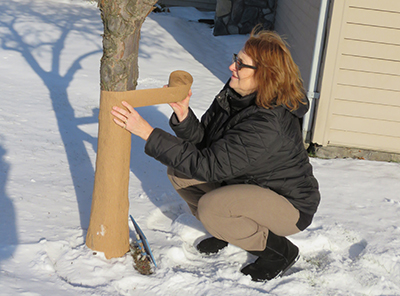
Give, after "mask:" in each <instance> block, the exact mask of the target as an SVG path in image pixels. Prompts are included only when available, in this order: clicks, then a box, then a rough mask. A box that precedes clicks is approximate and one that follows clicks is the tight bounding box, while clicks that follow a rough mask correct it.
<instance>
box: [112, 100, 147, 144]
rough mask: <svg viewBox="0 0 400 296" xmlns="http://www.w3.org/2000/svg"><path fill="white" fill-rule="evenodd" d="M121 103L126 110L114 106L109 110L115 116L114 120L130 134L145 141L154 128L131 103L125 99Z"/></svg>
mask: <svg viewBox="0 0 400 296" xmlns="http://www.w3.org/2000/svg"><path fill="white" fill-rule="evenodd" d="M122 105H123V106H124V107H125V108H126V110H125V109H122V108H119V107H117V106H114V107H113V109H112V111H111V114H112V115H114V116H115V118H114V122H115V123H116V124H118V125H119V126H120V127H122V128H124V129H126V130H127V131H129V132H131V133H132V134H134V135H136V136H139V137H141V138H142V139H143V140H145V141H147V139H148V138H149V136H150V134H151V133H152V132H153V130H154V129H153V128H152V127H151V126H150V124H149V123H148V122H147V121H146V120H144V119H143V117H142V116H140V114H139V113H138V112H137V111H136V110H135V109H133V107H132V106H131V105H129V104H128V103H127V102H125V101H123V102H122Z"/></svg>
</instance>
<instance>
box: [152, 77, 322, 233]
mask: <svg viewBox="0 0 400 296" xmlns="http://www.w3.org/2000/svg"><path fill="white" fill-rule="evenodd" d="M228 84H229V82H228V83H227V84H226V85H225V87H224V88H223V89H222V91H221V92H220V93H219V94H218V95H217V96H216V98H215V99H214V101H213V103H212V104H211V106H210V108H209V109H208V110H207V111H206V113H205V114H204V115H203V116H202V118H201V121H199V120H198V119H197V118H196V116H195V115H194V113H193V111H192V110H191V109H189V115H188V117H187V118H186V119H185V120H184V121H182V122H178V120H177V118H176V115H175V114H173V115H172V117H171V119H170V126H171V128H172V129H173V130H174V132H175V133H176V135H177V137H175V136H172V135H171V134H169V133H167V132H165V131H163V130H161V129H154V131H153V132H152V133H151V135H150V137H149V138H148V140H147V143H146V146H145V152H146V153H147V154H148V155H149V156H152V157H154V158H155V159H157V160H159V161H160V162H161V163H163V164H165V165H167V166H171V167H173V168H174V169H176V170H177V171H179V172H181V173H183V174H185V175H186V176H188V177H189V178H193V179H197V180H201V181H207V182H220V183H221V184H222V185H230V184H255V185H259V186H261V187H264V188H270V189H271V190H273V191H275V192H277V193H278V194H280V195H282V196H284V197H286V198H287V199H288V200H289V201H290V202H291V203H292V204H293V205H294V207H296V208H297V209H298V210H299V211H300V219H299V221H298V223H297V227H298V228H299V229H300V230H304V229H305V228H306V227H307V226H308V225H309V224H311V221H312V218H313V215H314V213H315V212H316V210H317V207H318V204H319V200H320V195H319V191H318V182H317V180H316V179H315V178H314V176H313V173H312V167H311V164H310V163H309V159H308V155H307V151H306V150H305V148H304V145H303V139H302V135H301V128H300V123H299V118H300V117H302V116H303V115H304V114H305V113H306V112H307V110H308V100H307V99H306V98H305V100H307V103H306V105H300V108H299V109H297V110H295V111H293V112H290V111H289V110H288V109H287V108H285V107H284V106H276V107H274V108H273V109H266V108H262V107H258V106H257V105H256V104H255V97H256V94H255V93H253V94H251V95H248V96H245V97H241V96H240V95H239V94H237V93H236V92H235V91H234V90H233V89H231V88H230V87H229V85H228Z"/></svg>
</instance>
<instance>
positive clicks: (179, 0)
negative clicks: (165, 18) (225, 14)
mask: <svg viewBox="0 0 400 296" xmlns="http://www.w3.org/2000/svg"><path fill="white" fill-rule="evenodd" d="M158 3H159V4H163V5H166V6H169V7H171V6H181V7H188V6H190V7H196V8H198V9H202V10H209V11H214V10H215V7H216V5H217V0H159V1H158Z"/></svg>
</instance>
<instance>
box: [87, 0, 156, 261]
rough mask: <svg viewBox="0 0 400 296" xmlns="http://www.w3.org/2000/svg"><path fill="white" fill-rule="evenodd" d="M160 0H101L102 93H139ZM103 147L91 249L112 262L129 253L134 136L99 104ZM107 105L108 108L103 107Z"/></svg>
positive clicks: (98, 164) (98, 161)
mask: <svg viewBox="0 0 400 296" xmlns="http://www.w3.org/2000/svg"><path fill="white" fill-rule="evenodd" d="M156 2H157V0H99V3H98V4H99V8H100V11H101V19H102V21H103V25H104V35H103V57H102V58H101V68H100V85H101V90H103V91H129V90H134V89H135V88H136V85H137V79H138V50H139V39H140V28H141V26H142V24H143V22H144V20H145V18H146V16H147V15H148V14H149V13H150V12H151V11H152V8H153V5H154V4H155V3H156ZM100 101H101V102H100V114H99V133H98V148H97V158H96V172H95V183H94V189H93V199H92V209H91V214H90V224H89V228H88V232H87V235H86V245H87V246H88V247H89V248H90V249H92V250H95V251H100V252H104V254H105V256H106V258H107V259H109V258H114V257H121V256H123V255H124V254H125V253H126V252H128V251H129V227H128V215H129V200H128V187H129V165H130V152H131V135H130V133H129V132H128V131H126V130H124V129H121V128H120V127H118V126H117V125H116V124H115V123H114V122H113V121H112V116H111V114H110V112H111V110H109V108H108V107H107V108H104V106H107V105H108V104H105V103H102V99H100ZM102 105H104V106H103V108H102Z"/></svg>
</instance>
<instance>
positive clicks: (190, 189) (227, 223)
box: [168, 168, 300, 251]
mask: <svg viewBox="0 0 400 296" xmlns="http://www.w3.org/2000/svg"><path fill="white" fill-rule="evenodd" d="M168 178H169V179H170V181H171V183H172V185H173V186H174V188H175V190H176V191H177V192H178V194H179V195H180V196H181V197H182V198H183V199H184V200H185V201H186V203H187V204H188V205H189V208H190V210H191V211H192V213H193V215H194V216H196V218H197V219H199V220H200V221H201V222H202V223H203V225H204V227H205V228H206V229H207V231H208V232H209V233H210V234H211V235H213V236H214V237H216V238H219V239H222V240H224V241H227V242H229V243H231V244H233V245H235V246H238V247H240V248H242V249H244V250H247V251H262V250H264V249H265V246H266V243H267V237H268V232H269V231H270V230H271V231H272V232H273V233H275V234H276V235H279V236H288V235H291V234H295V233H298V232H300V230H299V229H298V228H297V226H296V223H297V221H298V220H299V216H300V213H299V211H298V210H297V209H296V208H295V207H294V206H293V205H292V204H291V203H290V202H289V201H288V200H287V199H286V198H285V197H283V196H281V195H279V194H277V193H276V192H274V191H272V190H270V189H266V188H262V187H260V186H257V185H249V184H239V185H229V186H223V187H221V186H220V184H218V183H206V182H201V181H198V180H194V179H189V178H187V177H186V176H184V175H183V174H180V173H178V172H176V171H175V170H173V169H171V168H168Z"/></svg>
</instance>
